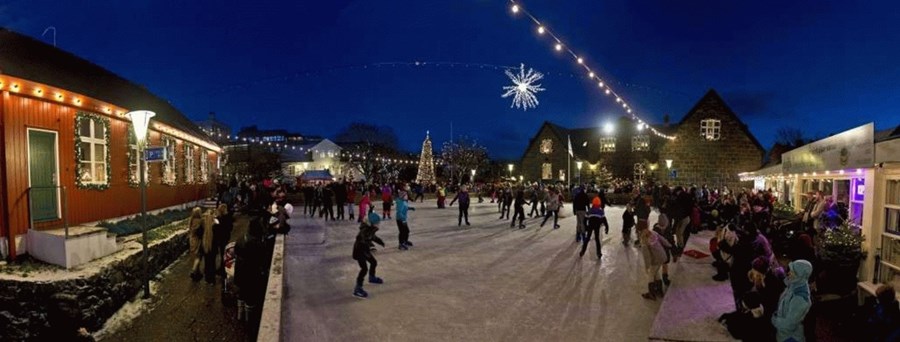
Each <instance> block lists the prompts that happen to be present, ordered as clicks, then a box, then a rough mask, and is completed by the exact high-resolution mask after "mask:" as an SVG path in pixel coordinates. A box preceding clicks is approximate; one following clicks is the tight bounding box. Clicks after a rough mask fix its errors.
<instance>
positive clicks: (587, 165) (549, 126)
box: [514, 90, 764, 187]
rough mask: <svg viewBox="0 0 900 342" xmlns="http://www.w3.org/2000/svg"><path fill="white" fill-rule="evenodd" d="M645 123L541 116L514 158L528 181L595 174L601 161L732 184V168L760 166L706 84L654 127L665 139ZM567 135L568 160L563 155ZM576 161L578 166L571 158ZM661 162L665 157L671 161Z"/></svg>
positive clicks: (615, 172)
mask: <svg viewBox="0 0 900 342" xmlns="http://www.w3.org/2000/svg"><path fill="white" fill-rule="evenodd" d="M649 128H650V126H644V125H638V124H637V123H635V122H634V121H632V120H631V119H629V118H627V117H621V118H620V119H619V120H617V121H616V122H615V123H614V124H613V125H612V126H611V127H610V129H609V130H607V129H605V127H592V128H577V129H568V128H565V127H562V126H559V125H557V124H554V123H551V122H544V123H543V124H542V125H541V127H540V128H539V129H538V132H537V133H536V134H535V135H534V137H532V138H531V140H530V141H529V143H528V146H527V147H526V149H525V152H524V153H523V155H522V159H521V160H520V166H521V169H520V170H516V171H514V175H515V174H521V175H522V176H524V178H525V179H526V180H532V181H536V180H540V181H544V182H556V181H562V182H565V181H566V177H567V175H568V169H569V168H570V167H571V173H572V178H573V179H572V181H573V182H577V181H578V179H579V178H578V177H579V175H580V176H581V180H582V181H583V182H589V181H592V180H594V181H596V180H597V178H598V174H600V170H601V169H602V168H605V169H606V170H607V171H608V172H610V173H611V174H612V177H615V178H621V179H629V180H633V181H635V182H638V183H640V182H646V181H649V180H651V179H653V180H656V181H660V182H667V183H672V184H698V185H702V184H709V185H710V186H723V185H727V186H729V187H738V186H739V184H740V180H739V179H738V176H737V174H738V173H740V172H742V171H743V170H747V169H744V168H745V167H750V168H749V169H755V168H758V167H759V166H760V165H762V160H763V153H764V151H763V149H762V146H760V144H759V142H758V141H757V140H756V138H755V137H753V134H751V133H750V131H749V130H748V129H747V126H746V125H745V124H744V123H743V122H741V120H740V119H739V118H738V117H737V115H736V114H735V113H734V112H732V111H731V109H730V108H728V106H727V105H726V104H725V102H724V101H723V100H722V98H721V97H720V96H719V95H718V94H717V93H716V92H715V91H714V90H710V91H709V92H707V93H706V95H704V96H703V98H701V99H700V101H698V102H697V104H696V105H695V106H694V108H692V109H691V110H690V111H689V112H688V113H687V114H685V116H684V118H683V119H682V120H681V121H680V122H679V123H678V124H677V125H674V126H671V127H670V126H669V125H668V122H666V123H664V124H663V125H659V126H652V128H654V129H656V130H657V131H659V132H662V133H664V134H667V135H674V136H676V139H674V140H667V139H664V138H662V137H659V136H657V135H655V134H653V133H652V132H651V131H650V129H649ZM570 139H571V144H572V152H573V156H572V157H571V166H570V165H569V161H568V159H567V155H568V149H569V148H568V142H569V140H570ZM578 161H581V164H582V168H581V170H580V171H579V170H578V168H577V162H578ZM667 161H671V168H670V167H668V165H667Z"/></svg>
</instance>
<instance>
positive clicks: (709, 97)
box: [678, 88, 766, 151]
mask: <svg viewBox="0 0 900 342" xmlns="http://www.w3.org/2000/svg"><path fill="white" fill-rule="evenodd" d="M706 101H714V102H718V103H719V104H721V105H722V107H723V108H725V113H726V114H728V115H731V116H732V117H733V118H734V120H735V121H737V122H738V123H740V128H741V131H743V132H744V134H745V135H747V136H748V137H749V138H750V141H752V142H753V144H754V145H756V147H757V148H759V149H760V150H761V151H765V150H766V149H765V148H763V146H762V144H760V143H759V140H756V137H755V136H753V133H750V129H749V128H748V127H747V124H745V123H744V122H743V121H741V118H739V117H738V116H737V114H735V113H734V111H733V110H731V107H729V106H728V104H727V103H725V100H723V99H722V97H721V96H719V93H717V92H716V90H715V89H712V88H710V89H709V91H707V92H706V95H703V97H702V98H700V101H697V103H696V104H694V107H692V108H691V110H689V111H688V112H687V114H685V115H684V117H683V118H681V121H679V122H678V127H681V125H682V124H684V122H685V121H687V119H688V118H690V117H691V116H692V115H694V114H695V113H697V109H699V108H700V106H701V105H702V104H703V103H704V102H706Z"/></svg>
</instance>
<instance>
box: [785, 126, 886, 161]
mask: <svg viewBox="0 0 900 342" xmlns="http://www.w3.org/2000/svg"><path fill="white" fill-rule="evenodd" d="M874 141H875V125H874V124H873V123H868V124H865V125H862V126H859V127H856V128H854V129H851V130H848V131H845V132H842V133H840V134H836V135H833V136H831V137H828V138H825V139H822V140H818V141H814V142H812V143H809V144H806V145H804V146H801V147H798V148H796V149H794V150H791V151H789V152H787V153H785V154H784V155H782V156H781V161H782V165H783V167H784V172H785V173H804V172H821V171H834V170H845V169H856V168H869V167H872V165H873V164H874V163H875V142H874Z"/></svg>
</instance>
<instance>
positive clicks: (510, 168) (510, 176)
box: [506, 164, 513, 178]
mask: <svg viewBox="0 0 900 342" xmlns="http://www.w3.org/2000/svg"><path fill="white" fill-rule="evenodd" d="M506 168H508V169H509V178H513V175H512V171H513V164H509V165H506Z"/></svg>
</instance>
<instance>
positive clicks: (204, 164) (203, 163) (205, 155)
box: [200, 149, 209, 184]
mask: <svg viewBox="0 0 900 342" xmlns="http://www.w3.org/2000/svg"><path fill="white" fill-rule="evenodd" d="M207 182H209V152H208V151H207V150H206V149H200V183H204V184H205V183H207Z"/></svg>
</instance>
